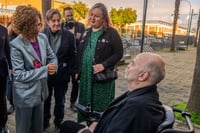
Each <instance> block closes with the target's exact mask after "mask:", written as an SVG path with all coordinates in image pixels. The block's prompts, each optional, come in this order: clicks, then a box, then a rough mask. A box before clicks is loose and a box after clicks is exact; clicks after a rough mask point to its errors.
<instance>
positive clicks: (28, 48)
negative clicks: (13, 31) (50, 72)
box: [22, 39, 40, 61]
mask: <svg viewBox="0 0 200 133" xmlns="http://www.w3.org/2000/svg"><path fill="white" fill-rule="evenodd" d="M22 41H23V43H24V45H23V46H24V48H25V50H26V51H27V52H28V53H29V54H30V55H32V56H33V57H34V58H35V59H37V60H38V61H40V59H39V57H38V56H37V53H36V52H35V50H34V48H33V46H32V45H31V43H30V42H29V41H28V40H27V39H22Z"/></svg>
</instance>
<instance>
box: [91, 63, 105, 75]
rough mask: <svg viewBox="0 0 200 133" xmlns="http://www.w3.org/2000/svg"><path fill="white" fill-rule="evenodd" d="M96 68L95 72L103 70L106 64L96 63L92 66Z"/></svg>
mask: <svg viewBox="0 0 200 133" xmlns="http://www.w3.org/2000/svg"><path fill="white" fill-rule="evenodd" d="M92 67H93V69H94V74H96V73H99V72H102V71H103V70H104V66H103V65H102V64H96V65H93V66H92Z"/></svg>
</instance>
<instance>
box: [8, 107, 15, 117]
mask: <svg viewBox="0 0 200 133" xmlns="http://www.w3.org/2000/svg"><path fill="white" fill-rule="evenodd" d="M14 111H15V107H14V105H10V107H9V109H8V110H7V114H8V115H10V114H12V113H13V112H14Z"/></svg>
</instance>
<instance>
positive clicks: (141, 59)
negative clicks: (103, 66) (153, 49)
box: [61, 53, 165, 133]
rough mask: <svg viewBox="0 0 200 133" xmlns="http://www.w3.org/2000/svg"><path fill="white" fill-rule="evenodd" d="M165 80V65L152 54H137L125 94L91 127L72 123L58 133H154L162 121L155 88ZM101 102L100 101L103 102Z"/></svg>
mask: <svg viewBox="0 0 200 133" xmlns="http://www.w3.org/2000/svg"><path fill="white" fill-rule="evenodd" d="M164 77H165V63H164V61H163V59H162V57H161V56H159V55H157V54H154V53H141V54H138V55H137V56H136V57H135V58H134V59H133V60H132V61H131V63H130V64H129V65H128V67H127V69H126V74H125V78H126V80H127V83H128V89H129V90H128V91H127V92H125V93H124V94H122V95H121V96H119V97H118V98H116V99H115V100H114V101H113V102H111V104H110V105H109V106H108V107H107V108H106V109H105V111H104V113H103V115H102V116H101V118H100V119H99V120H98V121H96V122H93V123H92V124H91V125H90V126H85V125H82V124H79V123H75V122H72V121H65V122H64V123H63V124H62V125H61V133H153V132H155V131H156V129H157V127H158V126H159V125H160V124H161V123H162V122H163V120H164V118H165V111H164V108H163V106H162V103H161V102H160V101H159V94H158V91H157V84H158V83H159V82H160V81H161V80H163V79H164ZM102 100H103V99H102Z"/></svg>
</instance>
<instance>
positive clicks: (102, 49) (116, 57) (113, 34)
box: [78, 27, 123, 72]
mask: <svg viewBox="0 0 200 133" xmlns="http://www.w3.org/2000/svg"><path fill="white" fill-rule="evenodd" d="M91 31H92V29H91V28H90V29H88V30H86V31H85V32H84V33H83V35H82V38H81V41H80V46H79V48H78V51H79V53H78V60H79V61H78V62H79V64H78V66H79V72H80V70H81V67H82V56H83V53H84V51H85V48H86V46H87V45H88V42H89V41H90V34H91ZM122 56H123V47H122V40H121V38H120V36H119V34H118V33H117V31H116V30H115V29H113V28H111V27H110V28H108V29H106V30H104V31H103V33H102V34H101V35H100V37H99V38H98V40H97V44H96V49H95V57H94V58H95V62H96V64H103V66H104V68H105V69H107V68H114V66H115V65H117V63H118V62H119V61H120V59H121V58H122Z"/></svg>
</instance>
